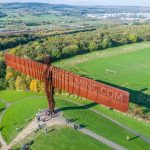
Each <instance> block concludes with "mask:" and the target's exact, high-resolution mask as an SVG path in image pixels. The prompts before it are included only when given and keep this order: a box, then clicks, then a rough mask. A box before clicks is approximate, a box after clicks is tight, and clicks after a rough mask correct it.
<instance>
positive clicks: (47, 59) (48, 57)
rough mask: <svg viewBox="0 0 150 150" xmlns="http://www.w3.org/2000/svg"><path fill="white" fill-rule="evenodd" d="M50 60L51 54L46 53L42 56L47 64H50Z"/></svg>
mask: <svg viewBox="0 0 150 150" xmlns="http://www.w3.org/2000/svg"><path fill="white" fill-rule="evenodd" d="M51 61H52V56H51V55H47V56H46V57H45V58H44V63H45V64H47V65H50V64H51Z"/></svg>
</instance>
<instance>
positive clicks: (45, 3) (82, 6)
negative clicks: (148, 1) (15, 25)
mask: <svg viewBox="0 0 150 150" xmlns="http://www.w3.org/2000/svg"><path fill="white" fill-rule="evenodd" d="M14 3H20V4H34V3H37V4H51V5H68V6H82V7H99V6H114V7H115V6H118V7H148V8H150V6H144V5H116V4H115V5H81V4H66V3H48V2H0V4H14Z"/></svg>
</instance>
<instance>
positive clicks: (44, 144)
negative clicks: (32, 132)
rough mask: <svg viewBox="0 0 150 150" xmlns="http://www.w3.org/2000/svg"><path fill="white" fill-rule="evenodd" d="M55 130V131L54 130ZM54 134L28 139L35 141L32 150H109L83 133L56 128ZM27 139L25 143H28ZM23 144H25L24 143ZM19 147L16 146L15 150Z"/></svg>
mask: <svg viewBox="0 0 150 150" xmlns="http://www.w3.org/2000/svg"><path fill="white" fill-rule="evenodd" d="M53 129H54V130H53ZM52 130H53V131H52V132H49V133H47V134H45V133H43V131H42V132H40V133H39V134H38V135H37V136H36V137H35V136H31V137H30V138H28V139H33V141H34V143H33V145H31V147H30V148H31V149H32V150H41V149H42V150H60V149H61V150H66V149H69V150H75V149H82V150H87V149H92V150H99V148H101V149H103V150H109V149H111V148H109V147H108V146H106V145H104V144H102V143H100V142H99V141H97V140H95V139H93V138H91V137H89V136H86V135H84V134H83V133H81V132H77V131H75V130H73V129H71V128H67V127H54V128H52ZM28 139H26V140H25V141H28ZM22 143H23V142H22ZM17 147H19V148H20V145H18V146H15V148H17Z"/></svg>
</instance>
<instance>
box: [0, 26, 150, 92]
mask: <svg viewBox="0 0 150 150" xmlns="http://www.w3.org/2000/svg"><path fill="white" fill-rule="evenodd" d="M141 41H150V25H138V26H118V27H116V28H111V29H110V28H103V29H97V30H86V31H84V32H83V31H77V32H75V31H71V32H70V31H68V32H67V31H65V32H60V31H59V34H58V33H57V32H56V33H55V34H54V32H52V33H51V34H45V35H44V33H43V34H42V33H41V31H40V32H39V34H38V33H36V34H21V35H19V34H18V35H7V36H6V35H5V36H4V35H2V36H1V37H0V50H1V52H0V57H1V59H0V68H1V70H2V71H1V72H0V89H5V88H6V87H7V88H10V89H17V90H26V89H31V90H34V91H40V90H41V89H43V85H42V86H41V83H39V81H37V80H34V79H31V78H30V77H26V76H24V75H22V74H20V73H18V72H15V71H13V70H12V69H10V68H8V69H7V71H5V67H6V66H5V63H4V61H3V54H4V52H6V51H8V50H9V52H10V53H12V54H15V55H17V56H21V57H25V58H30V59H33V60H36V61H41V60H42V59H43V57H44V56H45V55H47V54H51V55H52V57H53V61H56V60H59V59H63V58H68V57H71V56H74V55H79V54H84V53H89V52H92V51H98V50H107V48H110V47H116V46H120V45H125V44H130V43H136V42H141ZM5 72H6V76H5Z"/></svg>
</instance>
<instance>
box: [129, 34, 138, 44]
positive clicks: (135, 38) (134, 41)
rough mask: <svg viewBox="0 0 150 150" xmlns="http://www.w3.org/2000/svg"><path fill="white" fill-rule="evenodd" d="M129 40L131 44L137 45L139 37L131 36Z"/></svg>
mask: <svg viewBox="0 0 150 150" xmlns="http://www.w3.org/2000/svg"><path fill="white" fill-rule="evenodd" d="M129 40H130V41H131V43H136V42H137V41H138V37H137V35H135V34H129Z"/></svg>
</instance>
